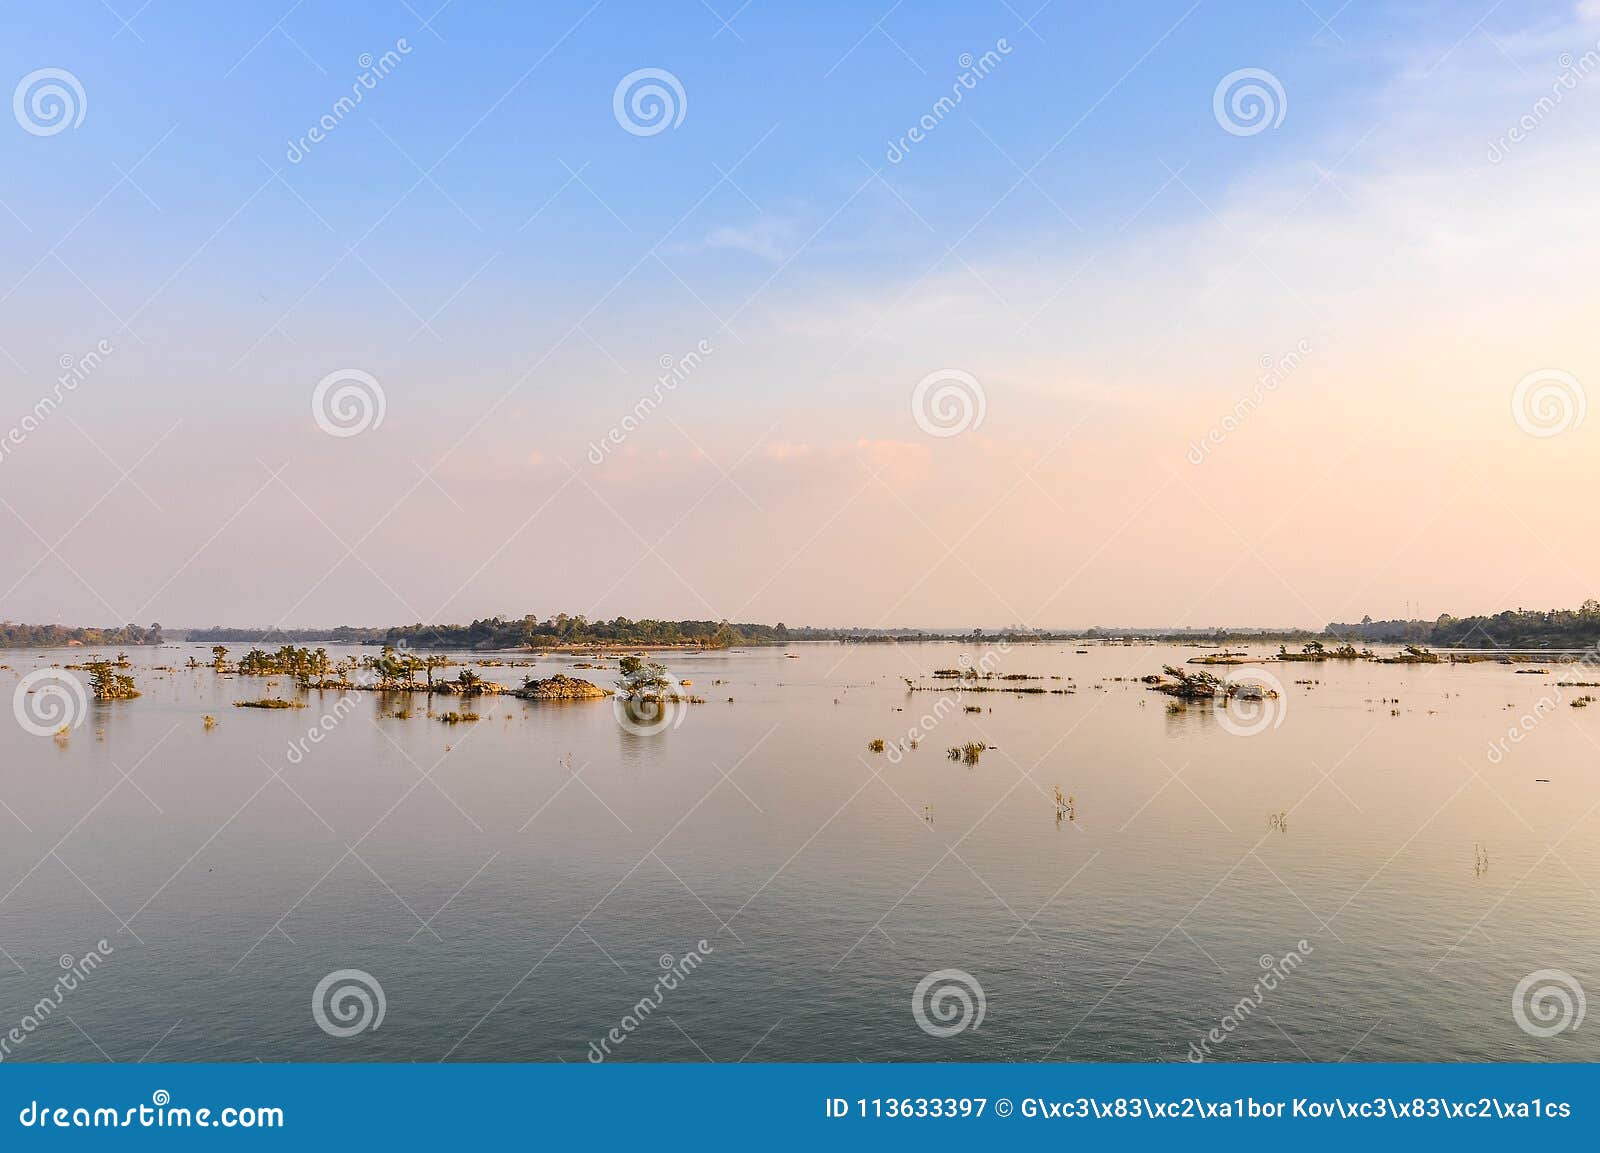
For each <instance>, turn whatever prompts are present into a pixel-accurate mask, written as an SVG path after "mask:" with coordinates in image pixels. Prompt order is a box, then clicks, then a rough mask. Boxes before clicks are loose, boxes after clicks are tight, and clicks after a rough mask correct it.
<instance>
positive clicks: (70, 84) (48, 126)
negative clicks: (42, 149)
mask: <svg viewBox="0 0 1600 1153" xmlns="http://www.w3.org/2000/svg"><path fill="white" fill-rule="evenodd" d="M88 113H89V96H88V94H87V93H86V92H84V90H83V84H82V82H80V81H79V80H78V78H77V77H76V76H74V75H73V74H72V73H70V72H68V71H67V70H66V69H65V68H39V69H36V70H35V71H33V72H30V73H28V74H27V75H26V76H24V77H23V78H22V79H21V80H19V81H17V87H16V90H15V91H14V92H12V94H11V114H12V115H13V116H15V117H16V118H17V124H18V125H20V126H21V128H22V130H23V131H24V132H26V133H28V134H29V135H30V136H54V135H56V134H57V133H58V132H65V131H66V130H67V129H68V128H76V127H78V125H80V124H82V123H83V118H84V117H85V116H86V115H88Z"/></svg>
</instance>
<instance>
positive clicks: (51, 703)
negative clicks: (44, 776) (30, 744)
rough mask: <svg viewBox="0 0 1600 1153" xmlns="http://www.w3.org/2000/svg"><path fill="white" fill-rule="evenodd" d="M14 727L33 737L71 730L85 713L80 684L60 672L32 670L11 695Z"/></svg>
mask: <svg viewBox="0 0 1600 1153" xmlns="http://www.w3.org/2000/svg"><path fill="white" fill-rule="evenodd" d="M11 711H12V712H13V713H15V714H16V718H17V724H19V725H21V726H22V727H23V728H24V729H25V730H26V731H28V732H30V733H32V734H33V735H34V736H36V737H48V736H50V735H51V734H52V733H58V732H60V731H61V730H62V729H68V728H71V729H75V728H77V727H78V726H79V725H81V724H83V721H84V718H85V717H86V716H88V714H89V694H88V693H87V692H85V691H84V687H83V682H82V681H80V680H79V679H78V678H77V677H75V676H73V675H72V674H71V673H69V672H66V671H65V670H63V669H35V670H34V671H33V672H31V673H29V674H28V675H27V676H25V677H23V678H22V679H21V680H20V681H18V682H17V690H16V692H14V693H13V694H12V695H11Z"/></svg>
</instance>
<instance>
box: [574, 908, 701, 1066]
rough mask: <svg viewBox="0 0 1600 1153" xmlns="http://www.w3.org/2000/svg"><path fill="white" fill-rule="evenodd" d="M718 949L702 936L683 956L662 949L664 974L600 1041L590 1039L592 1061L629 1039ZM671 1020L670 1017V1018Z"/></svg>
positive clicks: (598, 1061)
mask: <svg viewBox="0 0 1600 1153" xmlns="http://www.w3.org/2000/svg"><path fill="white" fill-rule="evenodd" d="M714 952H716V947H715V946H714V945H712V944H711V942H710V941H707V940H706V939H705V938H704V937H702V938H701V939H700V940H699V941H697V942H696V943H695V947H694V948H692V949H690V950H689V951H688V952H687V953H685V954H684V955H683V956H682V957H674V956H673V955H672V954H671V953H662V954H661V956H660V958H658V960H657V962H656V964H657V965H659V966H660V968H661V976H659V977H657V978H656V981H655V984H654V985H652V986H651V988H650V991H649V992H648V993H646V994H645V995H644V996H643V997H640V998H639V1000H638V1001H636V1002H634V1004H633V1006H632V1007H631V1008H630V1009H629V1010H628V1011H627V1012H626V1013H624V1014H623V1015H622V1020H620V1021H618V1022H617V1023H616V1024H615V1025H613V1026H612V1027H611V1028H610V1029H608V1030H606V1034H605V1036H604V1037H602V1038H601V1039H600V1040H598V1041H590V1042H589V1061H590V1062H591V1063H592V1064H595V1065H598V1064H600V1062H602V1061H604V1060H605V1059H606V1058H607V1057H610V1056H611V1055H612V1046H620V1045H623V1044H625V1043H626V1042H627V1040H628V1038H629V1037H630V1036H632V1035H633V1033H634V1031H635V1030H636V1029H639V1028H640V1027H641V1026H643V1025H644V1023H645V1022H646V1021H648V1020H649V1019H650V1015H651V1014H652V1013H654V1012H655V1011H656V1010H657V1009H659V1008H661V1006H662V1005H664V1004H665V1003H666V1000H667V994H668V993H671V992H674V991H676V990H677V988H678V986H679V985H681V984H682V983H683V982H684V981H686V980H688V978H689V974H691V973H693V972H694V971H695V970H696V969H698V968H699V967H700V966H701V965H703V964H705V962H706V958H707V957H709V956H710V955H711V954H712V953H714ZM668 1019H669V1020H670V1018H668Z"/></svg>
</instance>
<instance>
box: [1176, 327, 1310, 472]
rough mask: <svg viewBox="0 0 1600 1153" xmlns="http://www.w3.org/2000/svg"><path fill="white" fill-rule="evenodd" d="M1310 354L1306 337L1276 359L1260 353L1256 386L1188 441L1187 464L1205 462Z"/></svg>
mask: <svg viewBox="0 0 1600 1153" xmlns="http://www.w3.org/2000/svg"><path fill="white" fill-rule="evenodd" d="M1310 355H1311V342H1310V341H1309V340H1305V339H1301V340H1298V341H1296V342H1295V346H1294V347H1293V348H1292V349H1290V350H1289V351H1288V352H1286V353H1284V354H1283V355H1282V356H1280V357H1277V358H1276V359H1274V358H1273V356H1272V355H1271V354H1270V353H1263V354H1262V355H1261V360H1260V365H1261V372H1260V374H1259V375H1257V377H1256V385H1255V387H1254V388H1253V389H1251V390H1250V392H1249V394H1248V395H1246V396H1241V397H1240V398H1239V399H1238V400H1237V401H1235V402H1234V405H1233V409H1232V410H1231V411H1230V412H1227V413H1225V414H1224V415H1223V417H1222V419H1221V420H1220V421H1219V422H1217V423H1216V424H1214V425H1212V426H1211V428H1209V429H1207V430H1206V434H1205V436H1203V437H1201V438H1200V439H1199V440H1194V441H1190V442H1189V450H1188V451H1187V452H1185V453H1184V454H1183V455H1184V459H1185V460H1187V461H1188V462H1189V463H1190V464H1194V465H1199V464H1204V463H1205V459H1206V457H1207V456H1209V455H1210V454H1211V453H1212V451H1214V450H1215V449H1218V448H1221V447H1222V442H1223V441H1225V440H1227V439H1228V437H1229V436H1230V435H1232V434H1233V433H1235V432H1237V431H1238V430H1239V429H1240V428H1241V427H1243V425H1244V422H1245V421H1246V420H1247V419H1249V417H1250V414H1251V413H1253V412H1255V410H1256V409H1258V408H1260V407H1261V405H1262V404H1263V403H1264V402H1265V401H1266V399H1267V397H1268V396H1269V395H1270V394H1271V393H1274V392H1277V391H1278V389H1279V388H1280V387H1282V385H1283V383H1284V382H1285V381H1287V380H1288V379H1289V377H1290V376H1291V375H1292V374H1293V373H1294V371H1295V370H1296V369H1297V368H1299V367H1300V365H1301V364H1302V363H1304V362H1305V358H1306V357H1308V356H1310Z"/></svg>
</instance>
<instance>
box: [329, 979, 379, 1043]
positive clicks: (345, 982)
mask: <svg viewBox="0 0 1600 1153" xmlns="http://www.w3.org/2000/svg"><path fill="white" fill-rule="evenodd" d="M388 1007H389V1003H388V1000H387V999H386V998H385V997H384V995H383V986H382V985H380V984H378V979H377V978H376V977H374V976H373V975H372V974H371V973H368V972H366V971H364V970H362V969H335V970H334V971H333V972H331V973H329V974H328V975H327V976H326V977H324V978H322V980H320V981H318V982H317V987H316V989H315V990H314V991H313V992H312V994H311V1019H312V1020H313V1021H315V1022H316V1023H317V1026H318V1027H319V1028H320V1029H321V1030H322V1031H323V1032H324V1033H326V1034H327V1035H328V1036H330V1037H354V1036H355V1035H356V1034H357V1033H365V1032H366V1031H367V1030H368V1029H371V1030H373V1031H374V1032H376V1031H377V1028H378V1026H379V1025H382V1024H383V1014H384V1011H385V1010H386V1009H387V1008H388Z"/></svg>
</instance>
